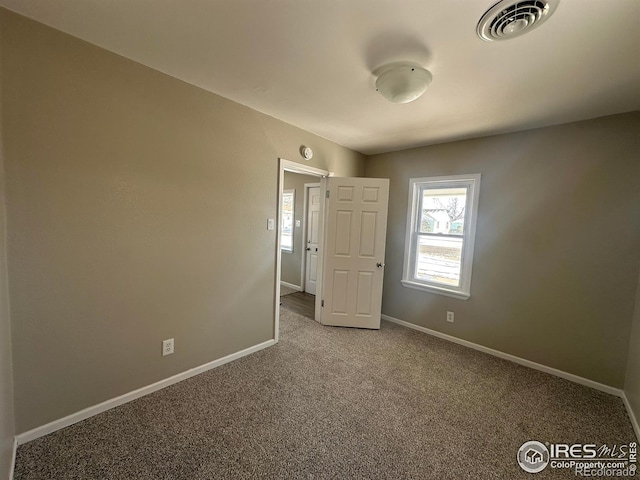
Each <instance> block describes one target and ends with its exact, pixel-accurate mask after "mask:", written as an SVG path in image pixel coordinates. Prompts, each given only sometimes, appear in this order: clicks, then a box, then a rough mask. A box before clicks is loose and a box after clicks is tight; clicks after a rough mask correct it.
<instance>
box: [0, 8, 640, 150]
mask: <svg viewBox="0 0 640 480" xmlns="http://www.w3.org/2000/svg"><path fill="white" fill-rule="evenodd" d="M493 3H494V0H402V1H399V0H271V1H266V0H180V1H176V0H109V1H105V0H0V4H1V5H4V6H6V7H7V8H9V9H11V10H14V11H16V12H18V13H21V14H23V15H26V16H28V17H31V18H33V19H35V20H38V21H40V22H42V23H45V24H47V25H51V26H53V27H55V28H57V29H59V30H62V31H64V32H67V33H69V34H71V35H74V36H76V37H79V38H82V39H84V40H87V41H88V42H91V43H93V44H95V45H99V46H101V47H103V48H105V49H107V50H111V51H113V52H116V53H118V54H120V55H123V56H125V57H127V58H130V59H132V60H135V61H137V62H139V63H142V64H144V65H147V66H149V67H152V68H154V69H156V70H159V71H161V72H164V73H167V74H169V75H171V76H174V77H176V78H179V79H182V80H184V81H185V82H188V83H191V84H193V85H197V86H199V87H201V88H204V89H206V90H209V91H211V92H214V93H217V94H219V95H222V96H224V97H227V98H230V99H231V100H234V101H236V102H239V103H242V104H244V105H247V106H249V107H251V108H253V109H255V110H259V111H261V112H264V113H267V114H269V115H272V116H274V117H276V118H279V119H281V120H284V121H286V122H288V123H291V124H293V125H296V126H298V127H301V128H303V129H305V130H309V131H311V132H313V133H316V134H318V135H321V136H323V137H326V138H328V139H330V140H333V141H335V142H337V143H339V144H341V145H344V146H346V147H349V148H352V149H354V150H357V151H360V152H363V153H365V154H371V153H379V152H385V151H390V150H398V149H402V148H407V147H412V146H418V145H427V144H433V143H441V142H446V141H451V140H458V139H462V138H470V137H477V136H484V135H490V134H495V133H503V132H509V131H516V130H523V129H527V128H533V127H539V126H545V125H553V124H558V123H565V122H570V121H575V120H582V119H587V118H594V117H598V116H603V115H609V114H614V113H619V112H625V111H631V110H640V53H639V52H638V50H640V28H638V19H640V0H606V1H596V0H560V4H559V6H558V8H557V10H556V11H555V13H554V14H553V16H552V17H551V18H550V19H549V20H548V21H547V22H546V23H544V24H543V25H541V26H540V27H539V28H537V29H535V30H533V31H531V32H530V33H527V34H526V35H524V36H522V37H518V38H514V39H511V40H507V41H504V42H492V43H487V42H484V41H482V40H480V39H479V38H478V37H477V36H476V33H475V29H476V24H477V23H478V20H479V19H480V17H481V16H482V14H483V13H484V12H485V10H487V9H488V8H489V7H491V6H492V5H493ZM400 60H408V61H412V62H417V63H419V64H422V65H423V66H425V67H427V68H428V69H429V70H431V72H432V73H433V83H432V84H431V86H430V87H429V89H428V90H427V92H426V93H425V95H424V96H423V97H422V98H420V99H418V100H417V101H415V102H413V103H410V104H403V105H397V104H392V103H389V102H388V101H386V100H385V99H384V98H383V97H382V96H381V95H380V94H378V93H377V92H376V91H375V88H374V81H375V78H374V77H373V75H372V73H371V72H372V71H373V70H375V69H376V68H377V67H379V66H381V65H384V64H386V63H389V62H395V61H400Z"/></svg>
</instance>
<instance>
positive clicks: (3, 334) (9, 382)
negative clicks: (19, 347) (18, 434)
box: [0, 42, 15, 480]
mask: <svg viewBox="0 0 640 480" xmlns="http://www.w3.org/2000/svg"><path fill="white" fill-rule="evenodd" d="M2 53H3V44H2V42H0V59H1V58H2ZM1 71H2V61H1V60H0V72H1ZM0 91H2V75H1V73H0ZM7 288H8V286H7V258H6V220H5V186H4V146H3V143H2V102H0V479H2V480H4V479H8V478H9V469H10V465H11V459H12V455H13V438H14V435H15V424H14V415H13V373H12V368H11V325H10V323H9V298H8V290H7Z"/></svg>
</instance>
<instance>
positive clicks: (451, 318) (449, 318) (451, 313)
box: [447, 312, 453, 323]
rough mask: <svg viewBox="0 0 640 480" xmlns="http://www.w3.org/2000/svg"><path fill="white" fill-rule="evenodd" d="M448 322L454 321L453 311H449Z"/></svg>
mask: <svg viewBox="0 0 640 480" xmlns="http://www.w3.org/2000/svg"><path fill="white" fill-rule="evenodd" d="M447 322H449V323H453V312H447Z"/></svg>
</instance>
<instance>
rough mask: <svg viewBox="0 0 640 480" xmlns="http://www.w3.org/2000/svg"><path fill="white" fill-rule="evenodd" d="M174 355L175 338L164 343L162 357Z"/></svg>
mask: <svg viewBox="0 0 640 480" xmlns="http://www.w3.org/2000/svg"><path fill="white" fill-rule="evenodd" d="M172 353H173V338H170V339H168V340H163V341H162V356H163V357H164V356H166V355H171V354H172Z"/></svg>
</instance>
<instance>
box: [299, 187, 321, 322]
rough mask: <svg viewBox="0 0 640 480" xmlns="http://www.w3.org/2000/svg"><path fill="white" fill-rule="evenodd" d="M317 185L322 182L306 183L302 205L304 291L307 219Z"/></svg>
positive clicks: (302, 284)
mask: <svg viewBox="0 0 640 480" xmlns="http://www.w3.org/2000/svg"><path fill="white" fill-rule="evenodd" d="M315 187H318V188H320V182H316V183H305V184H304V203H303V207H302V212H303V213H302V252H301V254H302V261H301V263H300V265H302V268H301V269H300V288H301V289H302V291H303V292H304V291H305V290H306V288H307V254H306V252H307V250H306V248H305V245H306V244H307V239H308V236H309V232H308V231H307V221H308V220H309V218H308V217H309V211H308V208H309V189H310V188H315ZM320 233H322V232H320ZM318 250H319V249H318ZM316 293H317V292H316ZM316 320H317V319H316Z"/></svg>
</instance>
